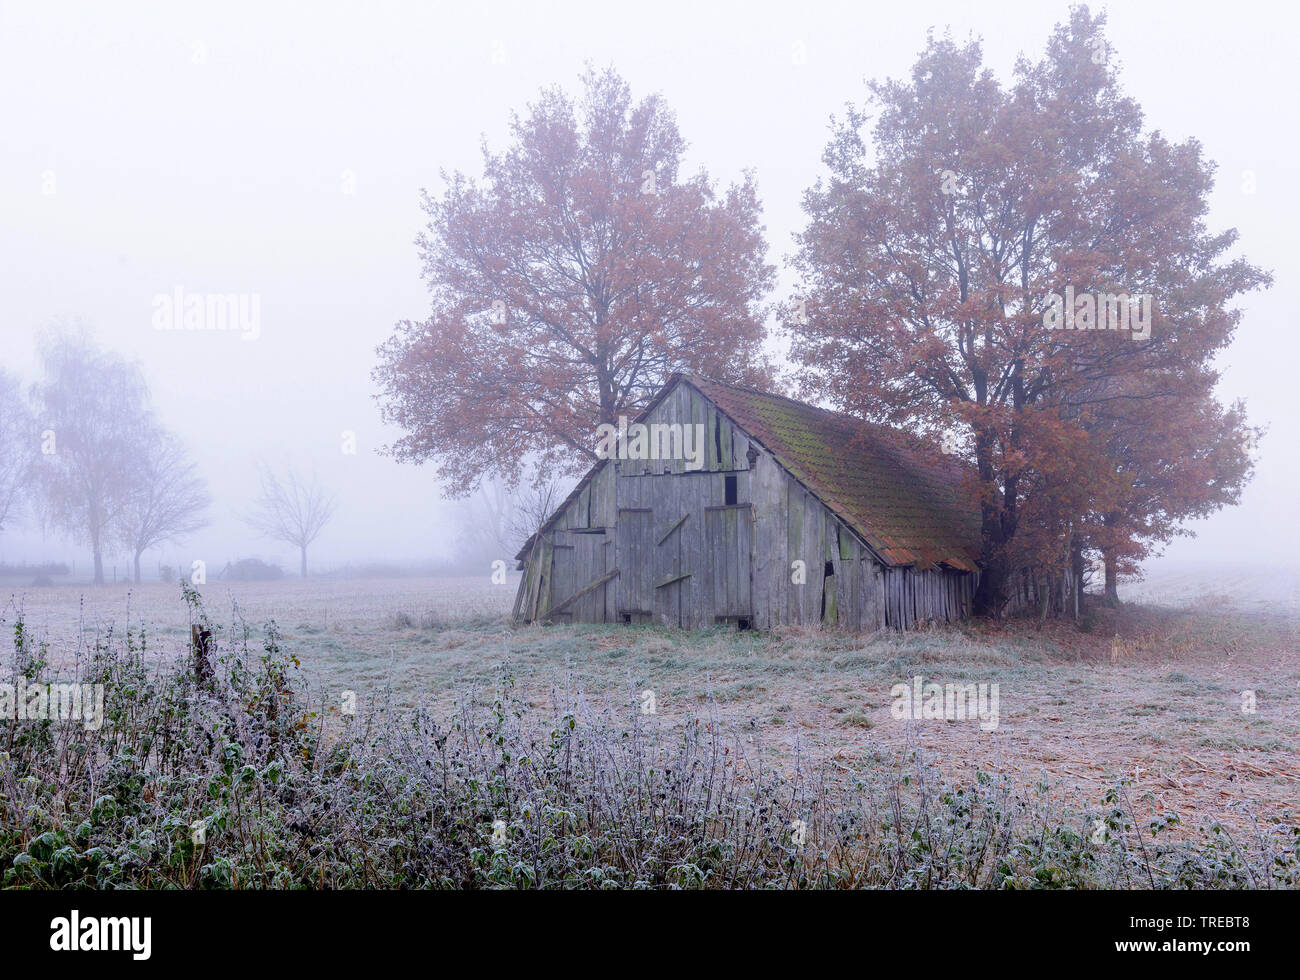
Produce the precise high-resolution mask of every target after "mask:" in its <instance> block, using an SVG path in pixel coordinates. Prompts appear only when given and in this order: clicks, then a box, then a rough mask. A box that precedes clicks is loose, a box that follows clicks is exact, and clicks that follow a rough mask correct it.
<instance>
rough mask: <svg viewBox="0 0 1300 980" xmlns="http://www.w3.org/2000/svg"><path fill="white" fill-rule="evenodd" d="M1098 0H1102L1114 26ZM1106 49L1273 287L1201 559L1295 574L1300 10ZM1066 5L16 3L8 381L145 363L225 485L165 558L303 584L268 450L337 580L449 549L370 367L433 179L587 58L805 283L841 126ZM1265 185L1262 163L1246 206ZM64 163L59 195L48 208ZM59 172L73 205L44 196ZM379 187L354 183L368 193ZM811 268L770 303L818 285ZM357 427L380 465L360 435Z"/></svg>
mask: <svg viewBox="0 0 1300 980" xmlns="http://www.w3.org/2000/svg"><path fill="white" fill-rule="evenodd" d="M1096 6H1097V5H1094V9H1095V8H1096ZM1107 9H1108V11H1109V23H1108V25H1107V35H1108V37H1109V39H1110V41H1111V44H1112V48H1113V50H1114V52H1115V57H1117V58H1118V60H1119V62H1120V64H1121V66H1122V70H1121V80H1122V83H1123V86H1124V89H1125V91H1126V92H1127V93H1128V94H1129V95H1131V96H1133V97H1134V98H1135V99H1136V100H1137V101H1138V102H1139V104H1140V105H1141V106H1142V107H1143V109H1144V111H1145V113H1146V120H1147V126H1148V127H1150V128H1158V129H1160V130H1161V131H1162V132H1163V133H1164V134H1165V135H1166V136H1167V137H1169V138H1171V139H1174V140H1182V139H1185V138H1187V137H1193V136H1194V137H1196V138H1198V139H1200V140H1201V142H1202V143H1203V144H1204V147H1205V151H1206V155H1207V156H1208V157H1209V158H1211V159H1213V160H1215V161H1217V162H1218V163H1219V164H1220V171H1219V183H1218V186H1217V187H1216V190H1215V192H1214V195H1213V197H1212V199H1211V212H1210V215H1209V225H1210V228H1211V229H1213V230H1221V229H1223V228H1226V227H1230V226H1235V227H1236V228H1237V229H1238V230H1239V231H1240V233H1241V246H1240V248H1239V254H1245V255H1247V256H1249V258H1250V259H1251V260H1252V261H1254V262H1255V263H1257V264H1259V265H1261V266H1263V267H1264V268H1267V269H1271V270H1272V271H1273V272H1274V273H1275V276H1276V282H1275V285H1274V287H1273V288H1272V289H1271V290H1269V291H1266V292H1263V293H1256V294H1252V295H1250V296H1247V297H1246V298H1245V299H1244V300H1243V301H1242V302H1241V304H1240V305H1241V306H1242V308H1243V309H1244V310H1245V311H1246V315H1245V317H1244V320H1243V325H1242V327H1241V329H1240V330H1239V332H1238V335H1237V339H1236V341H1235V343H1234V344H1233V346H1232V347H1231V349H1230V350H1229V352H1228V354H1227V356H1226V357H1225V358H1224V359H1223V360H1222V362H1221V366H1222V367H1223V369H1224V378H1223V382H1222V384H1221V386H1220V391H1219V394H1220V398H1221V400H1224V401H1229V400H1231V399H1233V398H1236V397H1244V398H1246V399H1247V401H1248V407H1249V413H1250V419H1251V421H1252V422H1253V423H1255V424H1265V425H1268V426H1269V427H1270V432H1269V434H1268V435H1267V436H1266V437H1265V438H1264V440H1263V441H1262V443H1261V445H1260V450H1259V453H1260V457H1261V458H1260V463H1259V465H1258V469H1257V475H1256V478H1255V480H1254V482H1253V483H1252V484H1251V485H1250V486H1249V487H1248V488H1247V490H1246V492H1245V496H1244V500H1243V504H1242V505H1241V506H1240V507H1238V508H1234V509H1230V510H1227V511H1223V512H1220V513H1219V514H1218V515H1216V516H1215V517H1213V518H1211V519H1210V520H1209V521H1206V522H1201V523H1199V524H1197V525H1194V526H1195V527H1196V528H1197V529H1198V531H1199V535H1200V536H1199V538H1197V539H1196V540H1193V541H1179V542H1175V544H1174V545H1173V546H1172V548H1171V549H1170V552H1169V553H1170V555H1171V557H1177V558H1182V559H1193V560H1202V559H1205V560H1212V559H1215V558H1219V557H1235V558H1242V557H1250V558H1258V559H1261V560H1265V561H1282V560H1291V559H1293V556H1294V555H1295V554H1296V553H1297V551H1298V550H1300V534H1298V533H1297V530H1296V522H1295V521H1294V519H1293V517H1292V514H1293V505H1294V501H1295V497H1296V494H1295V489H1294V488H1295V485H1296V477H1297V475H1300V465H1298V464H1300V452H1298V451H1297V444H1298V442H1300V440H1298V439H1297V435H1298V433H1297V412H1296V409H1295V400H1294V394H1295V388H1296V381H1295V380H1294V374H1295V363H1296V358H1297V354H1300V342H1297V339H1296V336H1295V334H1294V332H1293V323H1292V317H1291V316H1290V312H1291V311H1292V310H1294V309H1295V308H1296V304H1297V301H1300V294H1298V293H1297V287H1296V283H1295V279H1294V276H1293V275H1292V267H1293V262H1292V261H1291V258H1292V254H1293V251H1294V249H1295V237H1296V232H1295V224H1294V223H1295V218H1296V216H1297V215H1298V214H1300V181H1297V179H1296V178H1297V172H1296V171H1297V168H1296V164H1295V159H1296V154H1297V152H1300V139H1298V138H1297V132H1296V123H1297V119H1296V110H1295V108H1294V87H1295V86H1294V78H1293V75H1294V50H1293V49H1294V38H1295V36H1296V32H1297V28H1298V27H1300V14H1298V13H1297V10H1296V8H1295V7H1293V6H1287V5H1279V4H1262V3H1261V4H1255V3H1233V4H1231V5H1226V4H1216V5H1210V4H1201V3H1146V2H1143V3H1112V4H1111V5H1109V7H1108V8H1107ZM1067 13H1068V11H1067V5H1066V4H1065V3H1043V2H1026V3H997V4H994V3H965V2H952V3H933V2H908V3H891V4H887V5H885V4H868V3H862V2H856V3H845V4H829V3H815V2H801V3H789V2H784V3H736V4H723V3H711V2H701V0H696V2H691V3H667V2H659V0H656V2H654V3H646V4H611V3H608V2H603V3H590V4H569V3H564V4H561V3H527V4H518V5H515V4H504V3H496V2H493V3H490V4H489V3H475V4H470V3H459V4H437V5H430V4H415V3H411V4H398V3H392V4H385V3H375V2H364V3H357V4H337V3H331V4H325V3H312V4H300V5H295V4H287V3H284V4H277V3H266V2H261V3H258V2H254V3H237V2H224V3H221V4H214V5H211V6H208V7H205V8H204V9H197V7H196V5H191V4H172V3H157V4H124V3H123V4H118V3H113V4H86V5H81V4H71V3H62V2H50V0H43V2H34V3H26V2H12V0H0V363H3V365H4V366H5V367H6V368H8V369H9V370H12V371H17V372H18V373H19V374H20V376H22V378H23V379H24V381H27V382H30V381H31V380H33V379H34V377H35V368H36V365H35V357H34V347H33V331H34V328H36V327H38V326H42V325H44V324H47V323H48V322H50V321H51V320H52V319H55V318H60V317H80V318H82V319H84V320H85V321H86V322H88V323H89V324H91V325H92V326H93V327H94V328H95V330H96V334H97V338H98V340H99V342H100V343H101V344H102V345H104V346H106V347H109V348H112V349H114V350H117V351H120V352H122V353H124V354H126V355H128V356H131V357H135V358H138V359H139V360H140V361H141V362H142V364H143V367H144V371H145V374H146V376H147V379H148V381H149V384H150V386H151V389H152V392H153V398H154V404H155V406H156V408H157V409H158V411H159V415H160V417H161V418H162V420H163V421H164V423H165V424H166V425H167V426H168V427H169V428H171V429H172V430H174V431H176V432H177V433H178V434H179V435H180V436H181V437H182V438H183V439H184V440H185V442H186V444H187V446H188V448H189V450H190V452H191V453H192V455H193V456H194V457H195V458H196V460H197V461H198V463H199V466H200V469H201V471H202V473H203V475H204V476H205V477H206V478H207V480H208V482H209V486H210V489H211V491H212V494H213V497H214V498H215V503H214V506H213V507H212V509H211V516H212V524H211V526H210V527H209V528H207V529H206V530H204V531H202V532H199V533H198V534H195V535H193V536H191V537H190V538H189V539H187V541H186V542H185V543H184V545H183V546H168V547H166V548H165V549H164V550H163V552H162V553H161V554H158V553H149V554H147V555H146V559H145V563H146V567H148V568H150V569H152V567H153V563H154V562H155V561H157V560H158V559H159V558H161V559H162V560H164V561H171V560H173V559H181V560H184V561H185V562H188V561H189V560H190V559H191V558H192V557H203V558H205V559H206V560H207V561H208V562H209V564H212V563H213V562H214V561H215V562H222V563H224V561H225V560H227V559H232V558H235V557H239V556H245V555H258V556H262V557H265V558H272V559H279V560H280V561H282V562H283V563H284V565H285V567H286V568H287V569H289V570H291V571H292V570H293V569H295V568H296V563H295V559H294V556H293V554H292V553H291V549H289V548H287V547H285V546H282V545H277V544H276V543H274V542H270V541H267V540H264V539H261V538H259V537H257V536H256V535H255V534H254V533H253V532H251V531H250V530H248V529H247V528H246V527H244V526H243V525H242V524H241V523H240V522H239V521H238V520H237V518H236V511H237V509H238V508H240V507H242V506H243V505H245V504H246V503H247V501H248V499H249V498H250V496H251V495H252V494H253V492H254V489H255V476H254V468H253V466H254V461H255V460H257V459H265V460H268V461H271V462H275V463H284V462H286V461H292V462H293V463H294V464H295V465H296V466H297V467H298V468H299V469H300V470H301V471H304V472H307V471H310V470H312V469H315V470H316V471H317V472H319V474H320V476H321V478H322V480H323V481H325V482H326V483H328V484H330V485H332V486H333V487H335V488H336V489H337V491H338V493H339V498H340V508H339V513H338V515H337V516H336V518H335V520H334V522H333V523H332V524H331V525H330V526H329V527H328V528H327V529H326V530H325V532H324V533H323V534H322V535H321V537H320V539H319V541H318V542H317V544H316V545H315V547H314V548H313V550H312V559H313V564H317V563H321V564H329V563H334V562H341V561H343V560H347V559H379V558H385V557H387V558H401V559H420V558H429V557H432V556H435V555H437V554H439V553H445V551H446V550H447V548H448V544H449V530H448V526H449V522H448V516H449V514H450V513H452V510H453V508H454V506H455V505H449V504H446V503H444V502H442V501H441V500H440V499H439V493H438V487H437V484H436V481H435V479H434V473H433V470H432V468H431V467H428V466H426V467H422V468H421V467H414V466H411V465H399V464H397V463H395V462H393V461H392V460H390V459H388V458H386V457H382V456H379V455H376V453H375V450H376V449H377V448H378V447H379V446H380V445H381V444H383V443H384V442H386V441H389V440H391V439H392V438H395V436H396V435H397V433H395V432H393V431H385V430H384V428H383V427H382V426H381V425H380V423H379V415H378V408H377V405H376V403H375V402H374V400H373V397H372V395H373V386H372V383H371V381H370V377H369V375H370V370H371V368H372V366H373V365H374V363H375V355H374V348H375V346H376V345H377V344H379V343H381V342H382V341H383V340H385V339H386V338H387V337H388V336H389V334H390V333H391V331H392V329H393V325H394V323H395V322H396V321H398V320H400V319H405V318H411V319H416V318H423V317H424V316H425V315H426V314H427V312H428V307H429V300H428V294H427V291H426V290H425V287H424V284H423V283H422V281H421V279H420V275H419V264H418V261H417V256H416V251H415V247H414V245H413V243H412V240H413V239H414V237H415V235H416V234H417V233H418V232H419V231H420V229H421V226H422V218H423V213H422V212H421V211H420V209H419V206H418V194H419V190H420V189H421V188H427V189H428V190H429V191H430V192H431V193H435V194H436V193H438V192H439V191H440V190H441V188H442V186H443V184H442V182H441V180H440V179H439V170H441V169H445V170H447V171H449V172H450V171H453V170H457V169H461V170H465V171H466V172H468V173H470V174H471V175H478V174H479V173H480V163H481V156H480V149H479V147H480V140H481V139H482V138H486V139H487V141H488V143H489V144H490V145H491V146H492V148H493V149H501V148H503V147H504V146H505V145H506V144H505V137H506V133H507V126H508V122H509V115H510V112H511V111H512V110H515V111H519V112H522V111H523V110H524V108H525V106H526V104H527V103H528V102H529V101H530V100H533V99H534V98H536V96H537V93H538V90H539V88H541V87H542V86H544V85H549V84H552V83H556V82H558V83H561V84H563V85H564V86H565V87H566V88H567V89H568V90H569V91H571V92H573V93H575V94H576V93H577V91H578V76H579V74H580V73H581V71H582V70H583V67H584V64H585V63H586V62H591V63H593V64H595V65H596V66H605V65H610V64H612V65H613V66H615V67H616V68H617V69H618V70H619V71H620V72H621V73H622V74H623V75H624V77H625V78H626V79H627V80H628V82H629V84H630V85H631V87H632V92H633V97H634V98H636V99H639V98H641V97H643V96H645V95H647V94H649V93H651V92H654V91H659V92H661V93H662V94H663V95H664V96H665V98H666V100H667V102H668V103H669V105H670V106H671V107H672V108H673V109H674V110H675V111H676V114H677V117H678V123H679V126H680V128H681V131H682V134H683V136H684V137H685V138H686V139H687V140H688V141H689V144H690V148H689V151H688V153H687V155H686V159H685V161H684V163H685V166H684V168H683V171H682V172H683V174H689V173H692V172H694V171H695V170H696V169H698V168H699V167H701V166H703V167H705V168H706V169H707V170H708V171H709V173H710V174H711V175H712V176H713V177H714V178H715V179H716V180H718V181H720V182H721V183H723V184H724V185H725V184H726V183H728V182H730V181H732V180H735V179H737V178H738V177H739V176H740V174H741V171H742V170H743V169H745V168H753V169H754V171H755V172H756V176H757V182H758V187H759V191H760V194H761V197H762V201H763V204H764V215H765V221H766V225H767V232H768V241H769V244H770V249H771V253H770V259H771V261H773V262H774V263H777V264H778V265H780V264H781V261H782V260H783V258H784V257H785V256H787V255H789V254H790V253H791V252H792V250H793V244H792V242H791V235H792V234H793V233H794V232H795V231H797V230H799V229H800V228H802V227H803V224H804V220H803V214H802V211H801V210H800V208H799V203H800V197H801V194H802V192H803V191H804V190H805V189H806V188H807V187H808V186H809V185H810V184H811V183H812V182H813V181H814V180H815V179H816V178H817V177H818V176H819V175H822V174H823V173H824V168H823V166H822V164H821V160H820V158H821V153H822V150H823V148H824V147H825V145H826V142H827V140H828V138H829V129H828V120H829V117H830V115H831V114H832V113H840V112H842V108H843V105H844V103H845V102H846V101H853V102H861V101H862V100H863V99H864V97H865V94H866V89H865V85H864V80H865V79H867V78H882V77H885V76H896V77H897V76H902V75H905V74H906V73H907V72H908V71H909V69H910V67H911V64H912V62H913V61H914V59H915V57H916V55H917V53H918V52H919V51H920V50H921V48H922V47H923V46H924V44H925V38H926V31H927V29H928V28H931V27H933V28H935V29H936V30H938V31H939V32H942V31H943V30H944V29H945V27H951V30H952V34H953V36H954V37H955V38H956V39H958V40H963V39H965V38H966V36H967V35H968V33H969V32H972V31H973V32H974V33H975V34H977V35H979V36H981V37H982V38H983V41H984V49H985V60H986V63H987V64H989V65H990V66H991V67H993V69H994V70H995V71H996V72H997V74H998V75H999V77H1000V78H1001V79H1002V80H1003V81H1004V82H1006V81H1008V80H1009V79H1010V75H1011V69H1012V66H1013V64H1014V60H1015V57H1016V55H1017V53H1020V52H1023V53H1025V54H1026V55H1028V56H1029V57H1031V58H1033V59H1036V58H1037V57H1039V55H1040V54H1041V52H1042V50H1043V48H1044V45H1045V43H1046V41H1047V37H1048V34H1049V31H1050V30H1051V28H1052V25H1053V24H1054V23H1056V22H1058V21H1062V20H1064V19H1066V17H1067ZM1247 172H1251V173H1253V175H1254V181H1253V183H1254V192H1253V193H1250V192H1249V186H1248V178H1247V176H1246V174H1247ZM51 174H52V175H53V178H54V184H53V189H54V193H43V190H48V189H49V185H48V176H49V175H51ZM43 184H44V186H43ZM349 190H351V193H349V192H348V191H349ZM792 282H793V277H792V275H791V274H790V273H789V272H788V271H787V270H785V269H784V268H782V269H781V272H780V284H779V286H778V289H777V292H776V294H775V296H774V297H773V298H776V299H784V298H788V297H789V295H790V294H791V292H792ZM176 286H180V287H182V288H183V289H184V290H186V291H187V292H189V291H193V292H216V293H247V294H257V295H258V296H259V298H260V304H261V330H260V336H259V337H258V338H257V339H256V340H245V339H243V338H242V337H240V336H239V335H238V334H235V333H218V332H191V333H186V332H183V331H173V332H162V331H158V330H155V329H154V328H153V326H152V323H151V317H152V313H153V298H154V297H155V295H156V294H159V293H167V292H170V291H171V290H173V289H174V288H175V287H176ZM344 430H351V431H354V432H355V433H356V436H357V441H358V452H357V454H356V455H355V456H349V455H345V454H344V453H343V452H341V448H340V446H341V433H342V432H343V431H344ZM42 557H44V558H54V557H63V558H75V559H76V560H77V562H78V569H79V570H80V569H81V568H82V567H84V565H85V563H86V562H88V560H89V554H88V550H87V549H84V548H81V547H76V546H72V545H69V544H68V543H66V542H64V541H62V540H60V539H55V538H51V539H49V540H45V541H43V540H42V538H41V535H40V533H39V532H38V531H36V530H34V529H30V528H29V529H19V530H17V531H11V532H6V533H5V534H2V535H0V559H4V560H9V561H14V560H21V559H29V560H30V559H36V558H42Z"/></svg>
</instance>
